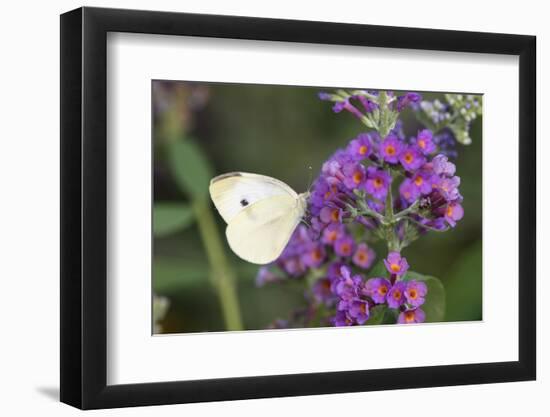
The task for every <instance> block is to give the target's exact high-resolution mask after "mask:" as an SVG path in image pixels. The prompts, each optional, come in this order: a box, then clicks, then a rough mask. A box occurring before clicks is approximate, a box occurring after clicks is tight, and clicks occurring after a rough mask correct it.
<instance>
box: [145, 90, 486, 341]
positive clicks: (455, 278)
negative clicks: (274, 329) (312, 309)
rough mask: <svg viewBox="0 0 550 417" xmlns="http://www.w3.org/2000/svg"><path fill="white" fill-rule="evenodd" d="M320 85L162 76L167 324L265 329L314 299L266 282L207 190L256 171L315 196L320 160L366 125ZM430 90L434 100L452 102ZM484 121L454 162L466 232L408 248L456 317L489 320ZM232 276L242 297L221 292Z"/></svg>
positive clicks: (159, 161) (159, 225)
mask: <svg viewBox="0 0 550 417" xmlns="http://www.w3.org/2000/svg"><path fill="white" fill-rule="evenodd" d="M319 90H320V89H318V88H309V87H288V86H269V85H245V84H216V83H189V82H180V81H156V80H155V81H153V82H152V99H153V102H152V107H153V142H154V167H153V173H154V174H153V175H154V242H153V244H154V245H153V246H154V262H153V263H154V266H153V290H154V292H155V294H157V295H159V296H163V297H166V298H167V300H168V301H169V306H168V307H167V308H164V307H163V313H164V311H166V314H165V315H163V318H162V321H161V322H160V325H159V326H158V328H157V327H155V328H156V329H157V330H156V331H160V332H163V333H182V332H200V331H221V330H226V329H227V328H228V327H229V328H237V327H235V324H236V323H237V322H240V323H237V324H240V325H242V327H244V328H245V329H263V328H266V327H267V326H268V325H269V324H270V323H272V322H273V321H274V320H275V319H278V318H283V319H284V318H288V316H289V314H290V313H291V311H292V310H293V309H296V308H300V307H301V306H303V305H304V297H303V291H304V286H303V285H302V284H301V283H300V282H297V281H293V282H288V283H286V284H282V285H277V284H276V285H267V286H264V287H262V288H257V287H256V286H255V276H256V272H257V269H258V267H257V266H255V265H252V264H249V263H247V262H245V261H242V260H240V259H239V258H238V257H236V256H235V255H234V254H233V253H232V252H231V250H230V249H229V247H228V245H227V242H226V240H225V235H224V230H225V223H224V222H223V219H222V218H221V217H220V216H219V215H218V214H217V212H216V211H215V209H214V208H213V205H212V204H211V202H210V199H209V197H208V189H207V187H208V181H209V180H210V178H211V176H213V175H219V174H222V173H226V172H230V171H247V172H254V173H259V174H265V175H269V176H272V177H276V178H278V179H280V180H282V181H284V182H286V183H287V184H289V185H290V186H291V187H292V188H294V189H295V190H296V191H297V192H303V191H305V190H306V188H307V187H308V185H309V182H310V172H309V169H308V167H309V166H311V167H312V168H313V175H314V176H316V175H317V173H318V172H319V170H320V168H321V165H322V163H323V162H324V160H325V159H327V158H328V157H329V156H330V155H331V154H332V153H333V152H334V151H335V150H336V149H337V148H341V147H345V146H346V144H347V143H348V142H349V141H350V140H351V139H352V138H354V137H355V136H356V135H357V134H358V133H360V132H364V131H366V129H365V127H364V126H363V125H362V124H361V123H360V122H358V121H357V120H356V119H354V118H353V116H351V115H350V114H347V113H342V114H334V113H333V112H332V110H331V105H330V104H329V103H326V102H322V101H320V100H319V99H318V98H317V92H318V91H319ZM323 90H326V89H325V88H323ZM422 95H423V98H424V99H425V100H432V99H434V98H440V99H441V98H442V97H443V94H442V93H425V92H424V93H422ZM401 120H402V121H403V122H404V124H403V127H404V131H405V133H406V135H407V137H408V136H412V135H414V134H416V132H417V131H418V129H419V128H421V125H419V124H418V122H417V121H416V118H415V117H414V114H413V113H412V110H410V109H407V110H405V111H404V112H403V113H402V116H401ZM481 125H482V119H481V118H478V119H476V120H475V121H474V123H473V125H472V129H471V132H470V133H471V137H472V140H473V143H472V144H471V145H469V146H463V145H460V144H457V150H458V158H457V159H456V161H454V162H455V163H456V165H457V175H459V176H460V177H461V179H462V183H461V186H460V191H461V193H462V195H463V196H464V203H463V206H464V210H465V216H464V218H463V219H462V220H461V221H460V222H459V223H458V226H457V227H456V228H455V229H451V230H450V231H448V232H446V233H428V234H427V235H425V236H423V237H422V238H420V239H419V240H417V241H416V242H414V243H413V244H412V245H411V246H409V247H408V248H406V249H405V250H404V251H403V253H404V255H405V256H406V257H407V259H408V261H409V263H410V264H411V268H413V269H414V270H415V271H418V272H421V273H423V274H428V275H432V276H436V277H438V278H439V279H440V280H441V281H442V282H443V284H444V286H445V288H446V294H447V300H446V314H445V320H446V321H462V320H480V319H481V318H482V245H481V237H482V225H481V219H482V188H481V185H482V138H481V132H482V129H481ZM197 161H198V162H197ZM375 250H376V251H377V257H378V258H380V257H383V256H384V255H385V253H386V250H385V248H384V245H383V244H380V246H375ZM227 271H229V272H227ZM226 274H227V275H226ZM222 275H223V276H222ZM225 275H226V276H225ZM220 278H221V280H222V281H223V282H226V281H228V282H231V281H234V283H235V286H236V292H233V293H232V286H231V285H229V286H225V287H224V284H223V282H222V283H221V288H220V282H219V279H220ZM220 292H221V293H223V294H225V295H226V297H225V298H224V297H222V298H224V299H228V298H229V299H231V298H233V299H234V300H235V299H238V303H239V304H240V316H241V317H240V318H239V317H235V316H233V327H231V325H229V326H228V322H227V313H228V312H229V315H231V314H233V313H235V311H233V313H231V311H232V310H234V309H235V308H236V306H235V305H227V304H226V305H225V306H224V304H223V303H220ZM224 313H225V314H224ZM224 317H225V320H224ZM230 321H231V319H230ZM236 321H237V322H236ZM229 324H230V323H229Z"/></svg>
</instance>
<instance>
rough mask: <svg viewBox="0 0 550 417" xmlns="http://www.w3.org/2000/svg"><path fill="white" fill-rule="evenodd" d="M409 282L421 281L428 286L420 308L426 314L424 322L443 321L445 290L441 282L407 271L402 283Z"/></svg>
mask: <svg viewBox="0 0 550 417" xmlns="http://www.w3.org/2000/svg"><path fill="white" fill-rule="evenodd" d="M410 280H417V281H423V282H425V283H426V285H427V286H428V294H427V295H426V301H425V303H424V304H423V305H422V307H421V308H422V310H424V312H425V313H426V322H427V323H434V322H441V321H443V320H444V319H445V288H444V287H443V284H442V283H441V281H440V280H439V279H437V278H435V277H431V276H429V275H422V274H419V273H418V272H414V271H408V272H407V273H406V274H405V276H404V277H403V281H410Z"/></svg>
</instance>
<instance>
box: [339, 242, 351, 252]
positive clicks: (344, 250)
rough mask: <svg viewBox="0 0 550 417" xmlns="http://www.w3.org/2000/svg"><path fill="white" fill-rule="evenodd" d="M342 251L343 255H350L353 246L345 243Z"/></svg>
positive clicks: (341, 248)
mask: <svg viewBox="0 0 550 417" xmlns="http://www.w3.org/2000/svg"><path fill="white" fill-rule="evenodd" d="M340 250H341V251H342V253H344V254H349V253H350V252H351V246H350V245H349V244H347V243H344V244H343V245H342V246H341V247H340Z"/></svg>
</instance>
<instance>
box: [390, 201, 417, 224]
mask: <svg viewBox="0 0 550 417" xmlns="http://www.w3.org/2000/svg"><path fill="white" fill-rule="evenodd" d="M419 204H420V202H419V201H418V200H416V201H415V202H414V203H413V204H411V205H410V206H409V207H408V208H406V209H405V210H402V211H400V212H399V213H397V214H396V215H395V216H394V221H395V222H398V221H399V220H401V219H403V218H404V217H405V216H408V215H409V214H411V213H416V211H417V209H418V205H419Z"/></svg>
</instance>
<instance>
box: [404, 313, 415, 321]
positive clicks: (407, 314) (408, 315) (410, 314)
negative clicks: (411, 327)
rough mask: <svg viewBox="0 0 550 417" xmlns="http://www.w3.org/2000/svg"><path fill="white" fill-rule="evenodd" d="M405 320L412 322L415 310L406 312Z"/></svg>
mask: <svg viewBox="0 0 550 417" xmlns="http://www.w3.org/2000/svg"><path fill="white" fill-rule="evenodd" d="M405 321H406V322H407V323H410V322H412V321H414V311H407V312H405Z"/></svg>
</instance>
